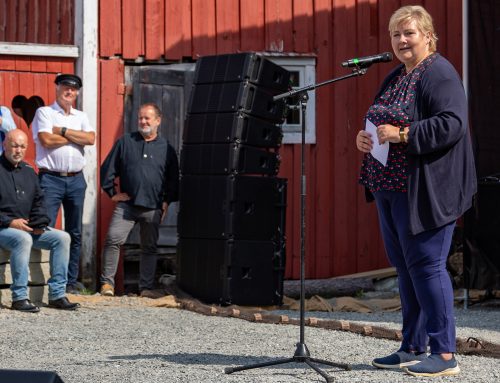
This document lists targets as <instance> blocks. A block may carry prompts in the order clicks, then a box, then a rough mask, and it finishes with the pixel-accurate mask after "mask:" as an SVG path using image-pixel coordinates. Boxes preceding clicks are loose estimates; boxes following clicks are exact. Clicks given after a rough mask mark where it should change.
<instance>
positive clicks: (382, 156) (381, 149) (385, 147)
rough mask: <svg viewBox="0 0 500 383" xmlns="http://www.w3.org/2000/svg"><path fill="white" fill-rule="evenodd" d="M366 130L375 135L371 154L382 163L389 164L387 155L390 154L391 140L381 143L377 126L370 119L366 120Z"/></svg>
mask: <svg viewBox="0 0 500 383" xmlns="http://www.w3.org/2000/svg"><path fill="white" fill-rule="evenodd" d="M365 130H366V131H367V132H368V133H371V135H372V137H373V149H372V150H371V152H370V154H371V155H372V156H373V158H375V159H376V160H377V161H379V162H380V163H381V164H382V165H384V166H385V165H386V164H387V157H388V155H389V142H385V143H384V144H382V145H380V144H379V143H378V140H377V127H376V126H375V125H374V124H373V123H372V122H371V121H370V120H368V119H367V120H366V125H365Z"/></svg>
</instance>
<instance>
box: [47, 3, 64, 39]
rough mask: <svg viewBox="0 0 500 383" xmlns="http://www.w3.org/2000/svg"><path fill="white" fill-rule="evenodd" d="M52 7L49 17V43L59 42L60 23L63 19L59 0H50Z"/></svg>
mask: <svg viewBox="0 0 500 383" xmlns="http://www.w3.org/2000/svg"><path fill="white" fill-rule="evenodd" d="M49 4H50V9H49V14H48V15H47V16H48V17H47V18H48V29H49V33H48V34H49V44H54V43H57V41H58V39H59V25H58V24H59V23H58V21H59V20H61V9H60V8H59V0H49Z"/></svg>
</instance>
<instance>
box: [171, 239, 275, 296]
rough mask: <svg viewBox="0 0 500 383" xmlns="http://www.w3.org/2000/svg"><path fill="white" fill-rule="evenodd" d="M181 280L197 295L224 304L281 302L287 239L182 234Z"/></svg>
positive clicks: (179, 272)
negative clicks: (205, 236)
mask: <svg viewBox="0 0 500 383" xmlns="http://www.w3.org/2000/svg"><path fill="white" fill-rule="evenodd" d="M178 252H179V263H178V273H177V281H178V283H179V286H180V287H181V288H182V289H183V290H185V291H186V292H188V293H190V294H192V295H193V296H196V297H197V298H199V299H201V300H203V301H205V302H209V303H220V304H238V305H279V304H282V301H283V276H284V267H285V246H284V241H283V240H281V239H279V240H277V241H246V240H216V239H200V238H195V239H190V238H180V240H179V246H178Z"/></svg>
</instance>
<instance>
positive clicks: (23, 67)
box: [16, 56, 31, 72]
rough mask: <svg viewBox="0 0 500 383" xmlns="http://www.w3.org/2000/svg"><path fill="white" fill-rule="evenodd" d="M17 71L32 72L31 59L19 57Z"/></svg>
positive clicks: (17, 58)
mask: <svg viewBox="0 0 500 383" xmlns="http://www.w3.org/2000/svg"><path fill="white" fill-rule="evenodd" d="M16 70H17V71H20V72H22V71H24V72H25V71H30V70H31V58H30V57H29V56H17V57H16Z"/></svg>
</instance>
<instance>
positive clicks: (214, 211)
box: [177, 175, 286, 241]
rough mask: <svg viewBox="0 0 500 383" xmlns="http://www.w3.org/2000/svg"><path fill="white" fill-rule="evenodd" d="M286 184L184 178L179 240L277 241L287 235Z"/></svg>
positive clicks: (268, 180) (242, 178)
mask: <svg viewBox="0 0 500 383" xmlns="http://www.w3.org/2000/svg"><path fill="white" fill-rule="evenodd" d="M285 209H286V180H285V179H283V178H276V177H254V176H240V175H231V176H214V175H205V176H203V175H183V176H182V178H181V183H180V201H179V215H178V221H177V230H178V234H179V237H184V238H205V239H247V240H259V241H266V240H273V239H276V238H277V237H280V236H282V235H283V233H284V227H283V226H284V216H285Z"/></svg>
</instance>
